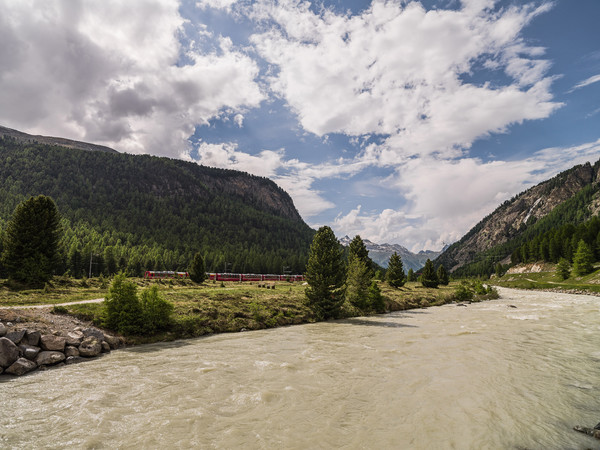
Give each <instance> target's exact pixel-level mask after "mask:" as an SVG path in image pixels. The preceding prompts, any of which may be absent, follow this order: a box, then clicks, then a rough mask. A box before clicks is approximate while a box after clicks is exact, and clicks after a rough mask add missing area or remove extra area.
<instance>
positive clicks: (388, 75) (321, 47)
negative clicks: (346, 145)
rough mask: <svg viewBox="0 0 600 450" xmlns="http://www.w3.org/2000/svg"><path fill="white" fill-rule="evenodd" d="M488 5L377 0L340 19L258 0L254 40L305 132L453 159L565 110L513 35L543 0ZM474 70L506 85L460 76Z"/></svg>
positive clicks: (533, 54) (398, 153)
mask: <svg viewBox="0 0 600 450" xmlns="http://www.w3.org/2000/svg"><path fill="white" fill-rule="evenodd" d="M495 3H496V2H493V1H474V0H472V1H464V2H463V8H462V9H461V10H458V11H454V10H441V9H439V10H430V11H427V10H425V9H424V8H423V6H422V5H421V4H420V3H419V2H415V1H409V2H398V1H383V0H375V1H373V3H372V4H371V7H370V8H369V9H368V10H366V11H365V12H363V13H362V14H361V15H355V16H346V15H337V14H335V13H333V12H332V11H329V10H325V11H323V12H322V13H319V14H316V13H314V12H312V11H311V10H310V8H309V4H308V3H303V2H297V1H292V0H280V1H279V2H277V3H273V2H267V1H264V2H259V3H258V4H257V5H256V6H255V9H254V14H255V16H256V17H260V18H263V19H267V18H268V19H270V20H272V21H274V22H275V23H276V26H273V27H272V28H271V29H270V30H268V31H267V32H265V33H262V34H258V35H254V36H253V38H252V41H253V43H254V45H255V46H256V48H257V49H258V51H259V53H260V54H261V55H262V56H263V57H264V58H265V59H267V61H269V62H270V63H271V64H273V65H274V66H276V67H277V69H278V71H277V72H276V74H275V75H274V76H272V77H271V79H270V82H271V87H272V89H273V91H274V92H275V93H276V94H277V95H280V96H281V97H283V98H284V99H285V100H286V101H287V103H288V104H289V105H290V107H291V108H292V110H293V111H294V112H295V113H296V114H297V116H298V118H299V120H300V122H301V124H302V126H303V127H304V128H305V129H306V130H307V131H310V132H312V133H314V134H316V135H319V136H322V135H325V134H327V133H344V134H347V135H351V136H360V135H365V134H374V133H376V134H384V135H390V136H391V137H390V140H389V146H388V148H389V151H390V152H392V153H393V154H394V155H395V157H403V156H406V155H411V154H412V155H414V154H416V155H429V154H432V153H436V152H437V153H438V154H440V153H441V154H445V155H447V156H456V155H458V154H460V153H461V150H462V149H465V148H469V147H470V145H471V144H472V142H473V141H474V140H475V139H477V138H480V137H483V136H486V135H488V134H490V133H499V132H504V131H506V129H507V127H508V126H510V125H511V124H515V123H521V122H523V121H525V120H532V119H540V118H544V117H548V115H550V114H551V113H552V111H554V110H555V109H556V108H558V107H559V106H560V104H559V103H555V102H553V101H552V95H551V93H550V85H551V81H552V79H551V78H548V77H546V76H545V73H546V72H547V70H548V68H549V67H550V63H549V62H548V61H546V60H543V59H540V56H541V55H542V54H543V49H541V48H540V47H529V46H527V45H526V44H525V43H524V42H523V40H522V39H521V38H520V32H521V30H522V29H523V27H525V25H527V23H529V22H530V21H531V20H532V19H533V18H534V17H535V16H536V15H538V14H541V13H542V12H545V11H547V10H548V8H549V4H548V3H545V4H543V5H542V6H540V7H537V8H535V7H534V6H532V5H525V6H520V7H517V6H512V7H509V8H507V9H504V10H500V11H495V10H494V9H493V8H492V7H493V6H494V4H495ZM350 61H351V64H350V63H349V62H350ZM479 66H486V67H488V68H491V67H495V68H496V70H503V71H504V73H505V74H506V75H508V76H509V77H510V78H511V79H512V80H513V82H508V80H507V83H506V84H504V85H500V86H496V85H491V84H489V83H484V84H476V83H468V82H465V81H463V80H462V77H463V76H465V75H466V76H468V75H471V74H472V72H473V71H474V70H476V68H477V67H479Z"/></svg>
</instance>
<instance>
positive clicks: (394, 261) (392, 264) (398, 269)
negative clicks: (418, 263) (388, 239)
mask: <svg viewBox="0 0 600 450" xmlns="http://www.w3.org/2000/svg"><path fill="white" fill-rule="evenodd" d="M385 278H386V280H387V282H388V283H389V284H390V286H393V287H395V288H399V287H402V286H404V283H406V275H405V274H404V266H403V265H402V258H400V255H398V253H396V252H394V253H392V256H390V260H389V262H388V269H387V272H386V274H385Z"/></svg>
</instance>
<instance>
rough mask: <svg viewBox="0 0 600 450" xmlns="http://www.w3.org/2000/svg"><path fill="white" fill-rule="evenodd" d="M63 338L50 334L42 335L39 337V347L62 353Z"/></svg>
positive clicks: (63, 346) (63, 347)
mask: <svg viewBox="0 0 600 450" xmlns="http://www.w3.org/2000/svg"><path fill="white" fill-rule="evenodd" d="M65 341H66V340H65V338H64V337H62V336H54V335H52V334H43V335H42V336H41V337H40V347H42V349H44V350H47V351H58V352H62V351H63V350H64V349H65Z"/></svg>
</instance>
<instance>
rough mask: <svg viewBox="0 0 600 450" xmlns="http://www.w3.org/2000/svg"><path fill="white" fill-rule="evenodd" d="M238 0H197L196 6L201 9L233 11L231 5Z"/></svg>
mask: <svg viewBox="0 0 600 450" xmlns="http://www.w3.org/2000/svg"><path fill="white" fill-rule="evenodd" d="M237 1H238V0H200V1H198V2H196V6H197V7H198V8H200V9H206V8H213V9H223V10H225V11H231V7H232V6H233V5H235V4H236V3H237Z"/></svg>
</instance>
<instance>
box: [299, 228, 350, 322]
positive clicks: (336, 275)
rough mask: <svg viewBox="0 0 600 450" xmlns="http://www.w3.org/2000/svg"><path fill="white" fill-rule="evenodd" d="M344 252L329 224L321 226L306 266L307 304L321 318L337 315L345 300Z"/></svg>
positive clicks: (314, 239)
mask: <svg viewBox="0 0 600 450" xmlns="http://www.w3.org/2000/svg"><path fill="white" fill-rule="evenodd" d="M345 278H346V270H345V267H344V259H343V251H342V249H341V247H340V243H339V241H338V240H337V239H336V237H335V235H334V234H333V231H332V230H331V228H329V227H328V226H323V227H321V228H319V230H318V231H317V233H316V234H315V236H314V238H313V241H312V244H311V246H310V253H309V256H308V263H307V265H306V281H307V283H308V286H307V288H306V291H305V293H306V298H307V303H308V305H309V306H310V307H311V309H312V310H313V311H314V312H315V314H316V315H317V317H318V318H319V319H325V320H326V319H330V318H335V317H337V316H338V315H339V311H340V308H341V306H342V303H343V302H344V281H345Z"/></svg>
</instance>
